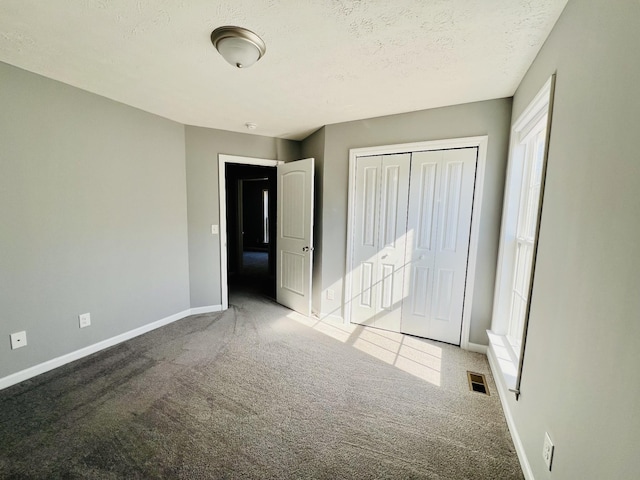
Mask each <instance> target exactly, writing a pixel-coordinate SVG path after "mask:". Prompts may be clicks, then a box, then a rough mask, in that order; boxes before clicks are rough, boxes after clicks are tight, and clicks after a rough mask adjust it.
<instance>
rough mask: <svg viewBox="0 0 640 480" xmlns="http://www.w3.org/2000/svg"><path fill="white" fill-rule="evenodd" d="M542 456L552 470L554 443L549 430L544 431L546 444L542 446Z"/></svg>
mask: <svg viewBox="0 0 640 480" xmlns="http://www.w3.org/2000/svg"><path fill="white" fill-rule="evenodd" d="M542 458H544V463H546V464H547V468H548V469H549V470H551V462H552V461H553V443H552V442H551V437H549V434H548V433H547V432H545V433H544V445H543V446H542Z"/></svg>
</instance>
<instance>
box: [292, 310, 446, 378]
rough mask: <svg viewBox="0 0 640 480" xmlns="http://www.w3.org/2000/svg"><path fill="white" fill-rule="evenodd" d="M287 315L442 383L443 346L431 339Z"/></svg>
mask: <svg viewBox="0 0 640 480" xmlns="http://www.w3.org/2000/svg"><path fill="white" fill-rule="evenodd" d="M287 318H289V319H290V320H293V321H295V322H297V323H299V324H301V325H304V326H305V327H308V328H312V329H313V330H316V331H318V332H320V333H323V334H324V335H327V336H329V337H331V338H333V339H335V340H338V341H340V342H342V343H345V344H348V345H350V346H352V347H353V348H355V349H357V350H360V351H361V352H364V353H366V354H368V355H371V356H372V357H375V358H377V359H378V360H381V361H383V362H385V363H388V364H389V365H393V366H394V367H396V368H398V369H399V370H402V371H404V372H406V373H409V374H411V375H413V376H415V377H418V378H420V379H421V380H424V381H426V382H429V383H430V384H432V385H435V386H437V387H439V386H440V385H441V371H442V349H441V348H440V347H438V346H436V345H433V344H432V343H430V342H428V341H427V340H422V339H420V338H416V337H410V336H407V335H403V334H402V333H396V332H388V331H386V330H380V329H375V328H372V327H363V326H362V325H355V324H351V325H345V324H343V323H340V322H338V321H333V320H330V319H323V320H320V319H317V318H310V317H305V316H303V315H300V314H299V313H296V312H291V313H289V314H288V315H287Z"/></svg>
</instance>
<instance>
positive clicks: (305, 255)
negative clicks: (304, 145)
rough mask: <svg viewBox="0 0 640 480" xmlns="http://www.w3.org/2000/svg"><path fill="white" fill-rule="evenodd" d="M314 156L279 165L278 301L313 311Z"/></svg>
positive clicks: (299, 309)
mask: <svg viewBox="0 0 640 480" xmlns="http://www.w3.org/2000/svg"><path fill="white" fill-rule="evenodd" d="M313 163H314V161H313V158H308V159H305V160H298V161H295V162H289V163H284V164H280V165H278V218H277V222H278V238H277V239H276V252H277V254H276V262H277V263H276V300H277V301H278V303H281V304H282V305H284V306H286V307H289V308H291V309H292V310H295V311H296V312H299V313H302V314H303V315H307V316H308V315H309V314H310V313H311V265H312V262H313V171H314V170H313V169H314V167H313Z"/></svg>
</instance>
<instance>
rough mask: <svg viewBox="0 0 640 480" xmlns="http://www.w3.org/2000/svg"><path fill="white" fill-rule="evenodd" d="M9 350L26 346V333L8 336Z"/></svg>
mask: <svg viewBox="0 0 640 480" xmlns="http://www.w3.org/2000/svg"><path fill="white" fill-rule="evenodd" d="M10 338H11V350H15V349H16V348H20V347H26V346H27V332H24V331H23V332H16V333H12V334H11V335H10Z"/></svg>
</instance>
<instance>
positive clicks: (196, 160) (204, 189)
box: [185, 126, 301, 308]
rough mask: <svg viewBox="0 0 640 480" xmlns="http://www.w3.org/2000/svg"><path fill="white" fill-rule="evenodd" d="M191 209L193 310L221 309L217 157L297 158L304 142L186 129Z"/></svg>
mask: <svg viewBox="0 0 640 480" xmlns="http://www.w3.org/2000/svg"><path fill="white" fill-rule="evenodd" d="M185 130H186V134H185V137H186V161H187V199H188V200H187V205H188V212H189V213H188V218H189V278H190V285H191V307H194V308H195V307H208V306H212V305H221V304H222V297H221V286H220V242H219V241H220V237H219V236H218V235H215V236H214V235H211V225H213V224H217V225H219V224H220V205H219V199H218V191H219V189H218V155H219V154H221V153H222V154H227V155H237V156H242V157H254V158H267V159H273V160H284V161H290V160H296V159H299V158H300V156H301V145H300V142H296V141H292V140H282V139H277V138H272V137H261V136H258V135H249V134H245V133H234V132H228V131H225V130H215V129H210V128H201V127H191V126H187V127H186V128H185Z"/></svg>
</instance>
